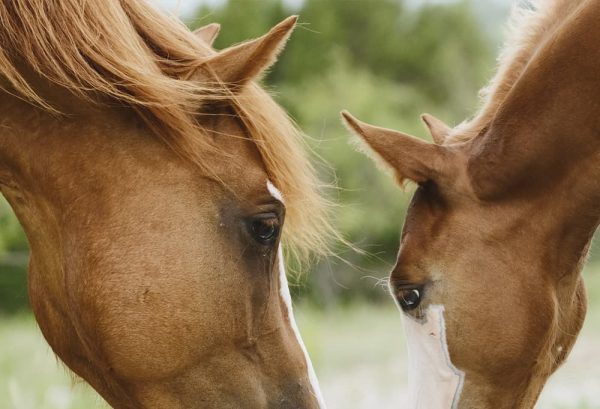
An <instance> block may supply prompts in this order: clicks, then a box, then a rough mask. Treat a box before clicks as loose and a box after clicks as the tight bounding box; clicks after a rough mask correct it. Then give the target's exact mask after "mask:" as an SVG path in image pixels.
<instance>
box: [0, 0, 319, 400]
mask: <svg viewBox="0 0 600 409" xmlns="http://www.w3.org/2000/svg"><path fill="white" fill-rule="evenodd" d="M0 22H1V24H0V89H1V91H0V190H1V192H2V194H3V195H4V196H5V198H6V199H7V201H8V202H9V203H10V205H11V206H12V208H13V209H14V211H15V213H16V215H17V217H18V219H19V221H20V223H21V224H22V226H23V228H24V230H25V232H26V235H27V238H28V242H29V245H30V248H31V255H30V262H29V272H28V289H29V296H30V302H31V307H32V309H33V312H34V314H35V317H36V320H37V322H38V324H39V327H40V329H41V332H42V334H43V336H44V337H45V339H46V340H47V342H48V344H49V345H50V346H51V348H52V350H53V351H54V353H55V354H56V355H57V356H58V357H59V358H60V359H61V360H62V362H64V364H66V366H67V367H68V368H70V369H71V370H72V371H73V372H74V373H75V374H76V375H78V376H79V377H81V378H83V379H84V380H85V381H86V382H87V383H89V384H90V385H91V386H92V387H93V388H94V389H95V390H96V391H97V392H98V393H99V394H100V395H101V396H102V397H103V398H104V399H105V400H106V402H107V403H108V404H110V405H111V406H112V407H115V408H159V407H160V408H198V407H219V408H239V407H247V408H267V407H268V408H291V407H294V408H317V407H324V404H323V401H322V398H321V395H320V392H319V388H318V383H317V380H316V377H315V374H314V371H313V368H312V365H311V362H310V360H309V358H308V356H307V354H306V349H305V347H304V345H303V343H302V340H301V338H300V336H299V333H298V328H297V326H296V324H295V322H294V318H293V313H292V309H291V300H290V293H289V289H288V285H287V279H286V273H285V269H284V261H283V251H282V245H285V248H286V254H288V253H287V249H289V251H291V252H293V253H295V254H297V255H298V256H299V257H301V258H302V257H303V256H306V255H314V254H315V253H319V252H323V251H326V250H325V249H326V244H327V235H328V234H329V233H328V231H329V230H328V229H329V228H328V227H327V226H329V224H328V221H327V210H326V208H327V201H326V200H325V199H324V197H323V196H322V195H321V193H320V192H319V186H320V184H319V181H318V180H317V177H316V172H315V171H314V169H313V167H312V165H311V163H310V162H309V158H308V156H307V153H306V152H305V150H304V148H303V145H302V143H303V142H302V137H301V133H300V132H299V130H298V129H297V128H296V127H295V126H294V125H293V123H292V121H291V120H290V119H289V117H288V116H287V115H286V113H285V112H284V111H283V109H282V108H280V107H279V106H278V105H277V104H276V103H275V101H274V100H273V99H272V98H271V97H270V96H269V94H268V93H267V92H266V91H265V90H264V89H262V88H261V87H260V86H259V85H258V82H257V80H259V79H260V77H261V75H262V73H264V71H265V70H266V69H268V68H269V67H270V66H271V64H273V63H274V62H275V60H276V59H277V56H278V54H279V52H280V51H281V49H282V48H283V45H284V43H285V42H286V40H287V38H288V37H289V35H290V33H291V31H292V30H293V28H294V26H295V23H296V17H295V16H292V17H290V18H288V19H286V20H284V21H283V22H281V23H280V24H278V25H276V26H275V27H274V28H272V29H271V30H270V31H269V32H268V33H267V34H265V35H264V36H262V37H259V38H257V39H254V40H251V41H247V42H244V43H241V44H239V45H237V46H233V47H230V48H227V49H225V50H222V51H218V52H217V51H215V50H214V49H213V48H212V44H211V42H212V40H213V39H214V37H215V36H216V34H217V32H218V28H219V27H218V26H215V25H210V26H207V27H205V28H203V29H200V30H198V31H197V32H196V33H192V32H191V31H190V30H189V29H188V28H186V27H185V26H184V25H183V24H182V23H181V22H180V21H178V20H176V19H173V18H171V17H169V16H167V15H164V14H162V13H161V12H159V11H157V10H155V9H154V8H152V7H151V6H150V5H148V4H146V3H145V2H144V1H142V0H106V1H102V2H98V1H94V0H60V1H59V0H50V1H48V0H6V1H2V2H0ZM284 220H285V228H284Z"/></svg>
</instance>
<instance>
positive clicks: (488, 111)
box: [447, 0, 584, 143]
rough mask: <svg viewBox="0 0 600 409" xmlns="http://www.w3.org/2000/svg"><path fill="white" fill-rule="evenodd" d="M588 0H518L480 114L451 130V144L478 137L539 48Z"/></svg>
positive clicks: (483, 97)
mask: <svg viewBox="0 0 600 409" xmlns="http://www.w3.org/2000/svg"><path fill="white" fill-rule="evenodd" d="M583 1H584V0H530V1H517V2H516V3H515V5H514V6H513V9H512V13H511V18H510V22H509V30H508V31H509V35H508V39H507V41H506V43H505V45H504V47H503V50H502V52H501V53H500V56H499V58H498V69H497V71H496V74H495V75H494V77H493V78H492V80H491V81H490V83H489V84H488V86H487V87H485V88H483V89H482V90H481V91H480V96H481V100H482V105H481V108H480V109H479V111H478V113H477V114H476V115H475V116H474V117H473V118H472V119H470V120H467V121H465V122H463V123H461V124H459V125H458V126H457V127H455V128H454V129H453V130H452V132H451V133H450V135H449V137H448V140H447V143H457V142H465V141H469V140H471V139H473V138H475V137H476V136H477V135H479V134H480V133H481V132H482V131H483V130H484V129H485V128H487V126H488V125H489V124H490V122H491V121H492V119H493V118H494V116H495V115H496V112H497V111H498V108H499V107H500V106H501V105H502V103H503V102H504V99H505V98H506V96H507V95H508V93H509V91H510V90H511V89H512V87H513V86H514V85H515V83H516V82H517V80H518V79H519V77H520V76H521V74H522V73H523V72H524V70H525V68H526V67H527V65H528V63H529V61H530V60H531V58H532V57H533V56H534V55H535V53H536V51H537V50H538V49H539V47H540V46H541V45H542V44H543V43H544V42H545V41H546V40H547V39H548V38H549V37H551V36H552V34H553V33H554V32H555V31H556V29H557V28H558V26H560V24H561V23H562V22H563V21H565V19H566V17H567V16H568V15H570V14H571V13H573V12H574V10H575V9H576V8H577V7H578V6H579V5H580V4H581V3H582V2H583Z"/></svg>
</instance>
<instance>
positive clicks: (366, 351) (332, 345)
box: [0, 265, 600, 409]
mask: <svg viewBox="0 0 600 409" xmlns="http://www.w3.org/2000/svg"><path fill="white" fill-rule="evenodd" d="M585 276H586V282H587V287H588V294H589V298H590V308H589V312H588V316H587V319H586V324H585V327H584V330H583V332H582V334H581V336H580V339H579V341H578V343H577V345H576V347H575V348H574V350H573V352H572V354H571V356H570V358H569V360H568V362H567V364H566V365H565V366H564V367H563V368H561V369H560V370H559V371H558V373H557V374H556V375H554V376H553V377H552V378H551V380H550V382H549V384H548V385H547V387H546V389H545V390H544V393H543V395H542V397H541V400H540V403H539V405H538V408H539V409H561V408H570V409H574V408H576V409H600V393H599V392H598V391H600V354H599V353H598V352H600V351H599V349H600V265H596V266H592V267H590V268H588V269H587V271H586V273H585ZM296 316H297V319H298V325H299V327H300V329H301V331H302V334H303V337H304V339H305V342H306V345H307V348H308V350H309V352H310V354H311V357H312V359H313V363H314V365H315V368H316V371H317V373H318V374H319V378H320V382H321V387H322V389H323V394H324V396H325V400H326V401H327V402H328V403H329V405H330V407H332V408H347V409H352V408H378V409H387V408H390V409H391V408H396V407H398V405H399V404H400V403H402V402H407V390H406V381H407V378H406V376H407V374H406V369H405V361H406V352H405V346H404V338H403V331H402V327H401V325H400V317H399V315H398V312H397V311H396V309H395V307H393V306H392V305H391V303H387V304H385V305H365V304H357V305H354V306H350V307H348V308H344V309H331V310H327V311H322V310H318V309H315V308H313V307H310V306H308V305H300V306H298V307H297V308H296ZM0 397H1V398H0V408H2V409H4V408H6V409H104V408H107V406H106V404H105V403H103V401H102V400H101V399H100V398H99V397H98V396H97V395H96V394H95V393H94V392H93V391H92V390H91V389H90V388H89V387H88V386H87V385H86V384H84V383H79V384H75V385H74V384H73V381H72V379H71V377H70V375H69V374H68V372H67V371H66V370H65V369H64V368H63V367H62V365H61V364H59V363H57V360H56V359H55V358H54V356H53V354H52V352H51V350H50V348H49V347H48V346H47V345H46V343H45V341H44V340H43V339H42V337H41V335H40V333H39V330H38V329H37V327H36V324H35V321H34V319H33V318H32V317H31V315H27V314H22V315H17V316H12V317H8V318H7V317H0Z"/></svg>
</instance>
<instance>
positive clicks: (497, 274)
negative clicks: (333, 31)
mask: <svg viewBox="0 0 600 409" xmlns="http://www.w3.org/2000/svg"><path fill="white" fill-rule="evenodd" d="M534 3H535V6H537V8H528V9H527V10H522V11H520V13H519V22H518V24H517V25H516V30H517V31H516V32H515V36H514V39H513V41H512V43H510V46H509V47H508V48H507V49H506V51H505V53H504V54H503V56H502V58H501V59H500V66H499V70H498V73H497V75H496V76H495V78H494V79H493V80H492V82H491V85H490V87H489V88H488V91H487V98H486V100H485V103H484V105H483V107H482V109H481V110H480V112H479V113H478V114H477V115H476V116H475V118H474V119H473V120H470V121H468V122H465V123H463V124H461V125H459V126H458V127H456V128H454V129H450V128H449V127H447V126H446V125H444V124H443V123H442V122H441V121H439V120H437V119H435V118H433V117H432V116H429V115H424V117H423V120H424V122H425V124H426V125H427V126H428V127H429V130H430V131H431V133H432V135H433V140H434V142H435V143H433V144H430V143H426V142H423V141H421V140H419V139H416V138H413V137H411V136H409V135H406V134H403V133H400V132H397V131H392V130H388V129H383V128H379V127H375V126H372V125H368V124H366V123H363V122H361V121H358V120H356V119H354V118H353V117H352V116H351V115H350V114H348V113H347V112H344V113H343V116H344V118H345V120H346V122H347V123H348V125H349V127H350V128H351V129H352V130H353V131H354V132H356V133H357V134H359V135H360V136H361V137H362V138H363V139H364V140H365V141H366V143H367V144H368V145H369V146H370V148H372V149H373V150H374V151H375V152H376V153H377V154H378V155H379V156H380V157H381V159H383V161H384V162H386V163H387V164H388V165H390V167H391V168H392V169H393V170H394V171H395V175H396V177H397V179H398V180H399V182H400V183H402V182H403V181H404V180H410V181H413V182H416V183H417V184H418V189H417V191H416V193H415V195H414V197H413V199H412V203H411V205H410V208H409V210H408V213H407V216H406V221H405V224H404V228H403V232H402V237H401V244H400V249H399V252H398V258H397V262H396V265H395V267H394V269H393V271H392V272H391V277H390V288H391V291H392V292H393V295H394V297H395V298H396V300H397V303H398V304H399V306H400V307H401V309H402V311H403V314H402V315H403V321H404V324H405V329H406V333H407V339H408V347H409V361H410V364H411V370H412V371H413V372H412V373H411V374H410V376H411V377H413V381H412V385H411V388H412V393H413V395H412V400H413V403H414V404H415V407H417V408H422V409H425V408H427V409H434V408H435V409H449V408H465V409H466V408H478V409H485V408H490V409H491V408H493V409H502V408H507V409H508V408H510V409H515V408H516V409H524V408H532V407H533V406H534V404H535V402H536V400H537V398H538V396H539V394H540V392H541V390H542V388H543V385H544V383H545V382H546V380H547V379H548V377H549V376H550V375H551V374H552V373H553V372H554V371H555V370H556V369H557V367H558V366H560V364H561V363H562V362H564V360H565V358H566V357H567V355H568V353H569V351H570V350H571V348H572V346H573V343H574V342H575V339H576V337H577V334H578V333H579V331H580V329H581V326H582V324H583V320H584V316H585V311H586V295H585V289H584V285H583V279H582V276H581V269H582V266H583V264H584V262H585V258H586V254H587V252H588V249H589V246H590V241H591V239H592V236H593V234H594V232H595V230H596V228H597V226H598V223H599V218H600V206H598V203H599V200H600V183H599V182H598V180H600V115H599V112H600V75H598V70H599V68H600V47H599V46H598V45H599V44H600V25H599V24H598V22H599V21H600V1H598V0H580V1H575V0H551V1H538V2H534ZM529 5H531V2H529ZM440 40H441V39H440Z"/></svg>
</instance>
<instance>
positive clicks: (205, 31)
mask: <svg viewBox="0 0 600 409" xmlns="http://www.w3.org/2000/svg"><path fill="white" fill-rule="evenodd" d="M219 31H221V25H220V24H217V23H211V24H208V25H206V26H204V27H200V28H198V29H196V30H194V34H195V35H196V36H197V37H198V38H200V39H201V40H202V41H204V42H205V43H206V44H208V45H209V46H211V47H212V45H213V43H214V42H215V39H216V38H217V36H218V35H219Z"/></svg>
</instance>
